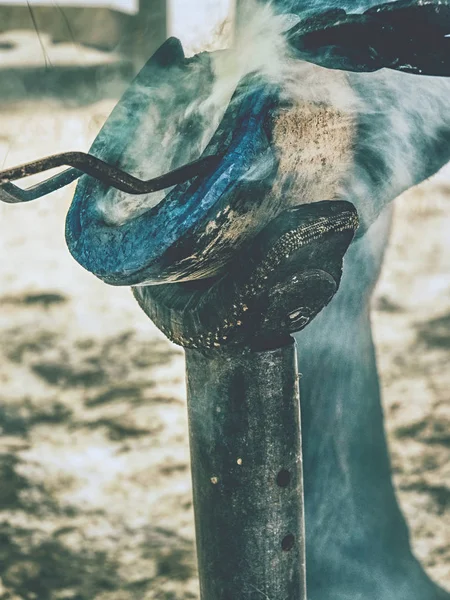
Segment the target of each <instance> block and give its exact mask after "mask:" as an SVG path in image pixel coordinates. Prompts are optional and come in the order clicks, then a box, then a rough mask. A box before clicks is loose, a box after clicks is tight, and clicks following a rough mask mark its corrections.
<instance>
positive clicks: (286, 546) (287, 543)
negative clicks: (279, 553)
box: [281, 533, 295, 552]
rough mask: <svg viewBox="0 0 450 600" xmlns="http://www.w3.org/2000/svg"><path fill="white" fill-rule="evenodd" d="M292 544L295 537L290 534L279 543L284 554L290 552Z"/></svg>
mask: <svg viewBox="0 0 450 600" xmlns="http://www.w3.org/2000/svg"><path fill="white" fill-rule="evenodd" d="M294 544H295V537H294V536H293V535H292V533H288V535H286V536H285V537H284V538H283V540H282V542H281V548H282V550H283V551H284V552H289V550H292V548H293V547H294Z"/></svg>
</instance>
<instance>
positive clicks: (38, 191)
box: [0, 169, 83, 204]
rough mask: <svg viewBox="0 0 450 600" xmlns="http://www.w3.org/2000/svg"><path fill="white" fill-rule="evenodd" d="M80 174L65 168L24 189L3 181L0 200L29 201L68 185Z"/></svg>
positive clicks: (12, 202)
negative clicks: (57, 173)
mask: <svg viewBox="0 0 450 600" xmlns="http://www.w3.org/2000/svg"><path fill="white" fill-rule="evenodd" d="M81 175H83V173H82V172H81V171H79V170H78V169H67V170H66V171H63V172H62V173H60V174H59V175H55V176H54V177H50V178H49V179H46V180H45V181H42V182H41V183H38V184H37V185H33V186H32V187H30V188H27V189H26V190H24V189H23V188H21V187H19V186H18V185H14V184H13V183H4V184H3V185H0V200H2V201H3V202H7V203H8V204H16V203H19V202H31V201H32V200H37V199H38V198H42V196H46V195H47V194H51V193H52V192H56V190H59V189H61V188H63V187H65V186H66V185H69V184H70V183H72V181H75V180H76V179H78V177H81ZM2 192H3V193H2Z"/></svg>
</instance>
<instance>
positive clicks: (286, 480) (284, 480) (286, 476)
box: [277, 469, 291, 487]
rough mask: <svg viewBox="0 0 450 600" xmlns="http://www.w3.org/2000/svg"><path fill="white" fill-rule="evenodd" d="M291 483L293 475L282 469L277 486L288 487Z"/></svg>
mask: <svg viewBox="0 0 450 600" xmlns="http://www.w3.org/2000/svg"><path fill="white" fill-rule="evenodd" d="M290 483H291V474H290V472H289V471H288V470H287V469H281V471H280V472H279V473H278V475H277V485H279V486H280V487H287V486H288V485H289V484H290Z"/></svg>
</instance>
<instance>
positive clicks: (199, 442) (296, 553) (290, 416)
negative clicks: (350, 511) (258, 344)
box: [186, 338, 306, 600]
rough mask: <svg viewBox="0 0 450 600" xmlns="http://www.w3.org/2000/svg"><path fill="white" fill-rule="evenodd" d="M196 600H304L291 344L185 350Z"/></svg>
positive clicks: (296, 391) (298, 442) (294, 365)
mask: <svg viewBox="0 0 450 600" xmlns="http://www.w3.org/2000/svg"><path fill="white" fill-rule="evenodd" d="M186 371H187V389H188V412H189V430H190V447H191V465H192V480H193V493H194V509H195V522H196V535H197V554H198V565H199V577H200V590H201V598H202V600H306V572H305V535H304V510H303V478H302V450H301V432H300V403H299V386H298V371H297V360H296V350H295V342H294V340H293V339H292V338H288V339H287V340H286V342H285V343H284V345H282V347H279V348H276V349H270V350H265V351H258V352H255V351H250V350H248V349H244V350H242V351H239V352H236V353H233V354H231V353H230V354H224V353H223V352H217V351H208V352H199V351H197V350H186Z"/></svg>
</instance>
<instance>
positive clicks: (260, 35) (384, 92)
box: [99, 0, 450, 225]
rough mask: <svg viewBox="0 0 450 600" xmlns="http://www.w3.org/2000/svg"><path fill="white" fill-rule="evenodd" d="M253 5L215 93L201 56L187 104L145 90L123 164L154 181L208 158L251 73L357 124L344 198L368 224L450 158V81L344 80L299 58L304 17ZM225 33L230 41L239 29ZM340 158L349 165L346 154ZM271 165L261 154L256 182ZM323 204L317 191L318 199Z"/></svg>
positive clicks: (126, 215) (384, 75)
mask: <svg viewBox="0 0 450 600" xmlns="http://www.w3.org/2000/svg"><path fill="white" fill-rule="evenodd" d="M245 7H246V12H245V14H243V15H242V20H243V21H244V22H245V28H242V30H241V33H240V35H236V36H235V39H234V43H233V46H232V47H231V48H229V49H227V50H221V51H215V52H212V53H211V54H210V58H211V63H212V70H213V73H214V78H213V84H212V86H211V87H210V88H207V86H205V85H204V82H203V80H202V75H201V73H202V72H203V70H204V66H203V63H202V61H201V60H199V61H198V63H193V64H192V65H191V66H190V69H189V73H188V75H186V77H185V78H180V80H179V81H177V85H176V89H177V90H178V91H177V93H178V92H179V97H178V98H174V86H173V82H168V83H167V85H158V87H157V88H155V89H151V90H148V89H145V90H137V93H142V95H143V97H146V95H148V94H151V97H152V100H153V102H152V104H151V110H150V111H149V113H148V114H147V116H146V120H145V123H143V126H142V127H141V128H140V131H139V132H138V134H137V135H136V136H135V138H134V139H133V142H132V143H133V153H132V155H133V156H132V157H131V156H130V158H129V159H127V161H126V162H125V163H122V164H121V166H122V167H123V168H125V169H127V170H129V171H130V172H131V173H133V174H135V175H136V176H138V177H142V178H145V179H149V178H151V177H155V176H157V175H160V174H162V173H164V172H167V171H168V170H169V169H171V168H175V167H177V166H181V165H183V164H186V163H187V162H189V161H191V160H194V159H196V158H198V157H199V156H200V155H201V153H202V152H203V150H204V149H205V147H206V145H207V144H208V142H209V141H210V139H211V137H212V135H213V134H214V132H215V131H216V129H217V127H218V125H219V123H220V120H221V118H222V117H223V114H224V112H225V110H226V108H227V106H228V105H229V102H230V100H231V98H232V96H233V93H234V92H235V90H236V87H237V85H238V83H239V81H240V80H241V79H242V78H243V77H244V76H246V75H248V74H249V73H259V74H260V75H261V76H262V77H263V78H264V79H265V80H267V81H268V82H271V83H273V84H276V85H277V86H278V87H279V88H280V90H281V91H282V95H283V96H284V98H285V99H286V100H287V101H289V102H291V103H293V104H298V105H302V104H311V103H312V104H315V105H319V106H330V107H332V108H333V109H335V110H337V111H340V112H341V113H342V114H344V115H345V114H346V115H347V116H348V118H349V119H352V120H353V121H354V122H355V141H354V149H353V151H354V160H353V161H351V164H349V165H348V166H346V172H345V174H343V176H342V178H341V182H340V185H339V190H338V194H337V196H336V197H342V198H343V199H348V200H350V201H352V202H353V203H354V204H355V205H356V207H357V209H358V211H359V212H360V216H361V217H362V220H363V222H365V223H366V224H367V225H369V224H370V223H371V222H373V220H374V219H375V218H376V216H377V215H378V214H379V213H380V211H381V210H382V208H383V206H384V205H385V204H386V203H388V202H390V201H391V200H393V199H394V198H395V197H396V196H398V195H399V194H400V193H402V192H403V191H404V190H405V189H407V188H409V187H411V186H412V185H415V184H416V183H419V182H420V181H422V180H423V179H424V178H427V177H429V176H431V175H432V174H434V172H435V171H437V170H438V169H439V168H440V167H441V166H442V165H443V164H445V163H446V162H447V161H448V159H449V158H450V148H449V147H448V146H449V145H448V144H447V145H446V144H445V143H444V142H443V139H444V138H445V135H447V140H450V135H449V133H450V106H449V104H450V101H449V98H450V80H446V79H444V78H436V77H425V76H424V77H422V76H417V75H408V74H404V73H398V72H394V71H391V70H386V69H384V70H382V71H379V72H376V73H349V74H344V73H343V72H341V71H335V70H329V69H325V68H322V67H318V66H316V65H311V64H310V63H307V62H304V61H301V60H298V59H297V58H296V57H295V56H294V54H293V51H292V49H291V48H290V47H289V45H288V43H287V41H286V36H285V32H286V30H288V29H289V28H290V27H292V26H293V25H295V24H296V23H297V22H298V20H299V18H300V17H299V15H293V14H277V13H276V12H275V10H274V9H273V7H272V6H271V5H270V4H260V3H258V2H256V0H247V1H246V3H245ZM365 8H367V7H365ZM221 31H222V33H223V32H226V33H227V34H228V36H229V34H230V31H231V29H230V28H228V29H227V28H226V27H224V28H222V29H221ZM210 47H211V45H210ZM425 51H426V48H424V52H425ZM180 97H181V98H182V101H181V102H180ZM187 122H188V123H191V124H192V126H195V127H197V129H198V131H197V132H196V135H192V133H191V134H190V135H189V140H190V141H189V142H187V137H186V134H185V130H184V129H183V128H184V127H185V125H186V123H187ZM335 160H336V163H339V161H340V157H339V156H336V157H335ZM341 166H342V165H341ZM264 168H265V158H264V157H261V163H260V164H259V165H258V164H257V165H256V166H255V168H254V169H252V172H250V173H249V174H248V178H251V179H253V178H255V177H257V175H258V173H259V170H260V169H262V171H263V172H264ZM299 168H300V170H301V161H300V167H299ZM166 193H167V191H164V192H160V193H157V194H150V195H144V196H130V195H128V194H122V193H118V192H117V191H115V190H111V191H110V192H108V194H107V195H106V196H105V198H104V199H103V200H102V201H101V203H99V209H100V210H101V211H102V213H103V215H104V217H105V219H107V220H108V222H110V223H112V224H116V225H118V224H121V223H123V222H125V221H126V220H128V219H130V218H134V217H136V216H137V215H139V214H142V213H143V212H145V211H146V210H148V209H149V208H151V207H153V206H155V205H156V204H158V203H159V202H160V201H161V200H162V199H163V198H164V196H165V195H166ZM300 196H301V195H300ZM316 199H317V198H316V197H315V196H314V193H312V194H311V200H316ZM320 199H323V200H325V199H331V198H320ZM311 200H310V201H311ZM306 201H308V198H306V197H303V196H301V197H299V198H298V202H306ZM289 203H292V200H289Z"/></svg>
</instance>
